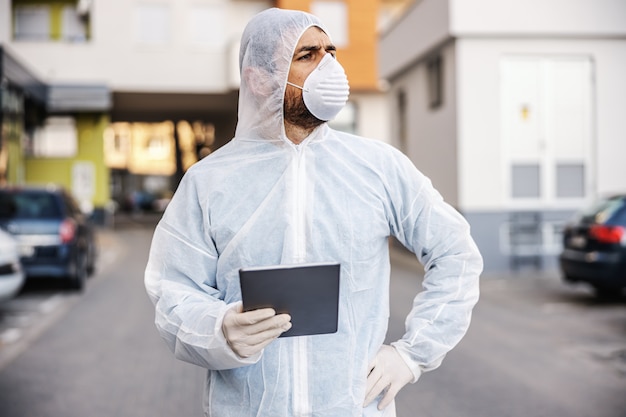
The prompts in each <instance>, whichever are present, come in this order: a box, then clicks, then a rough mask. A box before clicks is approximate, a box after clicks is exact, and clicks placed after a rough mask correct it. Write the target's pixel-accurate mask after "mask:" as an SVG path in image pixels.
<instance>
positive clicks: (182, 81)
mask: <svg viewBox="0 0 626 417" xmlns="http://www.w3.org/2000/svg"><path fill="white" fill-rule="evenodd" d="M406 3H407V0H383V1H381V0H360V1H356V0H345V1H311V0H301V1H297V0H277V1H262V0H256V1H255V0H176V1H175V0H130V1H129V0H107V1H93V0H0V45H2V47H3V48H4V49H5V50H7V51H9V52H10V56H11V57H12V58H11V59H13V60H15V61H17V62H21V63H23V65H22V67H23V68H28V69H29V71H30V72H31V73H32V78H33V79H36V80H37V82H38V83H40V84H41V85H43V90H44V93H43V95H42V97H40V101H42V102H43V103H40V104H39V106H40V107H39V108H43V112H40V113H41V114H40V115H39V118H38V119H37V120H36V122H32V123H29V124H28V126H26V127H24V128H23V129H22V130H21V131H19V132H17V131H16V130H15V129H13V130H11V132H13V133H12V134H11V135H12V136H11V135H7V136H6V139H5V140H4V141H3V143H6V145H4V147H3V149H5V150H6V152H5V153H4V155H9V154H10V155H12V156H11V157H10V158H9V157H8V156H7V157H6V158H5V159H7V160H9V159H10V160H11V161H13V162H12V163H10V164H9V163H6V164H5V165H6V166H8V167H13V169H12V170H11V168H6V169H4V170H3V171H4V172H5V177H6V178H5V182H8V183H9V184H21V183H37V182H57V183H60V184H62V185H65V186H66V187H67V188H69V189H71V190H73V192H74V194H75V195H76V196H77V197H79V199H80V200H81V201H82V203H83V206H84V207H86V208H90V207H91V208H93V209H94V210H95V211H96V212H97V213H106V212H107V208H108V207H109V202H110V201H111V200H113V201H115V206H117V207H118V208H136V205H137V204H139V202H138V200H137V198H140V199H142V201H144V200H145V199H146V198H158V197H161V196H164V197H167V195H168V194H171V192H172V191H173V190H174V189H175V188H176V185H177V183H178V181H179V180H180V177H181V176H182V174H183V173H184V171H185V170H186V169H187V168H188V167H189V166H190V165H191V164H193V163H194V162H196V161H197V160H198V159H199V158H201V157H202V156H204V155H206V154H208V153H210V152H211V151H213V150H215V149H216V148H219V147H220V146H221V145H223V144H224V143H226V142H227V141H229V140H230V139H231V138H232V136H233V134H234V130H235V126H236V122H237V100H238V87H239V68H238V52H239V40H240V36H241V32H242V31H243V28H244V27H245V25H246V23H247V22H248V20H249V19H250V18H251V17H252V16H253V15H254V14H256V13H258V12H260V11H261V10H263V9H265V8H268V7H273V6H277V7H282V8H291V9H300V10H305V11H309V12H312V13H314V14H318V15H319V16H320V17H321V18H322V20H323V21H324V22H325V23H326V24H327V25H328V26H329V29H330V31H331V34H332V35H333V40H334V42H335V43H336V44H337V47H338V53H339V56H340V60H341V62H342V64H343V65H344V66H345V68H346V71H347V73H348V77H349V80H350V84H351V98H350V102H349V104H348V106H347V107H346V109H345V110H344V111H343V112H342V113H341V114H340V115H339V116H338V118H337V119H336V120H335V121H333V125H334V126H335V127H337V128H339V129H342V130H347V131H350V132H354V133H357V134H361V135H364V136H368V137H373V138H378V139H381V140H384V141H389V132H390V127H389V123H388V120H389V119H388V117H387V111H386V105H387V102H386V100H385V98H384V97H385V96H384V85H381V83H380V82H379V76H378V70H377V66H376V61H377V54H378V51H377V35H378V30H379V28H380V27H381V26H382V25H383V24H384V23H385V22H388V21H390V20H391V19H392V18H393V16H394V15H395V14H397V11H398V10H400V9H401V7H403V5H405V4H406ZM14 85H17V84H15V83H14ZM14 90H15V88H13V87H12V90H11V91H14ZM27 107H28V108H29V109H31V108H35V107H33V106H31V105H30V104H29V105H28V106H27ZM5 113H6V117H5V119H6V120H14V119H15V117H17V116H15V115H14V114H13V113H10V111H8V110H7V111H6V112H5ZM29 113H32V112H31V111H30V110H29ZM11 118H12V119H11ZM5 125H6V126H9V123H8V122H7V123H5ZM9 130H10V129H9ZM7 131H8V130H7ZM9 150H11V151H10V152H9ZM1 160H2V159H1V158H0V161H1ZM2 166H3V165H1V164H0V168H1V167H2ZM146 196H148V197H146ZM140 204H142V205H145V203H144V202H142V203H140Z"/></svg>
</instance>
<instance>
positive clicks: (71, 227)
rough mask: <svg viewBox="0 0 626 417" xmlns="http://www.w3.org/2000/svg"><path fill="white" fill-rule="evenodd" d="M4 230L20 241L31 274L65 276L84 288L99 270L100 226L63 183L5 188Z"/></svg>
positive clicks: (0, 224)
mask: <svg viewBox="0 0 626 417" xmlns="http://www.w3.org/2000/svg"><path fill="white" fill-rule="evenodd" d="M0 228H3V229H5V230H6V231H8V232H9V233H11V234H12V235H13V236H15V238H16V239H17V241H18V243H19V248H20V249H19V250H20V260H21V264H22V267H23V269H24V273H25V274H26V277H27V278H31V277H50V278H64V279H67V280H68V282H69V283H70V284H71V286H72V287H73V288H75V289H78V290H80V289H82V288H83V285H84V283H85V279H86V278H87V276H88V275H90V274H91V273H92V272H93V270H94V267H95V262H96V256H97V248H96V240H95V229H94V227H93V225H92V223H91V222H90V221H89V219H88V217H87V216H86V215H85V214H84V213H83V212H82V211H81V210H80V208H79V206H78V204H77V203H76V201H75V200H74V198H73V197H72V196H71V195H70V194H69V193H68V192H67V191H66V190H65V189H63V188H62V187H56V186H55V187H11V188H0Z"/></svg>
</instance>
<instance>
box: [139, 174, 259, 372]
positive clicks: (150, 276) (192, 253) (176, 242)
mask: <svg viewBox="0 0 626 417" xmlns="http://www.w3.org/2000/svg"><path fill="white" fill-rule="evenodd" d="M202 198H203V197H202V196H200V195H199V194H198V192H197V189H196V187H195V185H194V183H193V181H192V178H191V175H186V176H185V177H184V179H183V181H182V182H181V184H180V186H179V187H178V189H177V191H176V194H175V195H174V197H173V199H172V201H171V202H170V204H169V205H168V207H167V209H166V211H165V213H164V215H163V218H162V219H161V221H160V222H159V224H158V226H157V227H156V229H155V232H154V236H153V238H152V244H151V248H150V255H149V259H148V264H147V266H146V270H145V276H144V282H145V287H146V291H147V293H148V296H149V298H150V300H151V301H152V303H153V304H154V306H155V324H156V327H157V329H158V331H159V334H160V335H161V337H162V338H163V340H164V341H165V343H166V344H167V346H168V347H169V348H170V350H171V351H172V352H173V353H174V354H175V356H176V358H178V359H180V360H183V361H186V362H190V363H193V364H195V365H199V366H202V367H205V368H207V369H232V368H237V367H241V366H245V365H249V364H252V363H255V362H257V361H258V360H259V358H260V356H261V354H257V355H256V356H253V357H251V358H247V359H243V358H241V357H239V356H238V355H237V354H235V353H234V352H233V351H232V350H231V349H230V347H229V346H228V344H227V342H226V340H225V338H224V335H223V333H222V321H223V318H224V314H225V313H226V311H227V310H228V309H229V308H232V307H233V305H228V304H227V303H226V302H224V296H223V293H222V292H221V291H220V290H219V288H217V285H216V281H217V280H216V271H217V261H218V255H217V250H216V248H215V245H214V243H213V241H212V240H211V239H210V237H209V235H208V233H207V230H208V227H207V222H206V219H207V216H206V212H205V211H206V210H205V209H203V204H202V203H201V201H202Z"/></svg>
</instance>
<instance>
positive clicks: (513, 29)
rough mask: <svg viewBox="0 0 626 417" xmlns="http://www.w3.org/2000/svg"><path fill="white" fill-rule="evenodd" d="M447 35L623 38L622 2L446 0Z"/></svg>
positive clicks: (625, 14) (624, 12)
mask: <svg viewBox="0 0 626 417" xmlns="http://www.w3.org/2000/svg"><path fill="white" fill-rule="evenodd" d="M447 1H449V2H450V24H451V27H450V29H451V32H452V34H454V35H455V36H467V35H476V34H496V35H498V36H502V35H503V34H529V35H533V36H536V35H538V34H542V35H546V34H559V35H561V36H567V35H596V36H597V35H601V36H607V35H609V36H611V35H623V34H624V33H626V1H624V0H548V1H546V0H524V1H512V0H447Z"/></svg>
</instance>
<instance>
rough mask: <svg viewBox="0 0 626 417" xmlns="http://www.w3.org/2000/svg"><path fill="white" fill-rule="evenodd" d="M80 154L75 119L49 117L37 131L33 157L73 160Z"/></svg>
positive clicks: (34, 139)
mask: <svg viewBox="0 0 626 417" xmlns="http://www.w3.org/2000/svg"><path fill="white" fill-rule="evenodd" d="M77 152H78V131H77V129H76V122H75V120H74V118H73V117H49V118H48V119H47V120H46V122H45V124H44V126H43V127H42V128H39V129H37V130H35V135H34V138H33V156H35V157H43V158H71V157H73V156H76V153H77Z"/></svg>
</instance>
